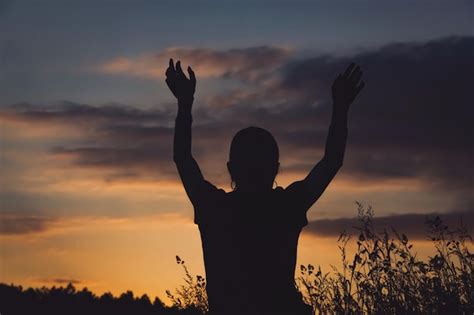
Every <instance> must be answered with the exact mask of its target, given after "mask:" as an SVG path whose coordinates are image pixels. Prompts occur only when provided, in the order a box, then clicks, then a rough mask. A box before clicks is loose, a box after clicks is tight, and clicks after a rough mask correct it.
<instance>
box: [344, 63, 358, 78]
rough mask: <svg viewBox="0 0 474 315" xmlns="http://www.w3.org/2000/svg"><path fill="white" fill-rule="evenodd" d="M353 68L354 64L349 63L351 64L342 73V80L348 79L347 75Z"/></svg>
mask: <svg viewBox="0 0 474 315" xmlns="http://www.w3.org/2000/svg"><path fill="white" fill-rule="evenodd" d="M354 67H355V63H351V64H350V65H349V67H347V69H346V71H345V72H344V75H343V76H344V78H348V77H349V75H350V74H351V72H352V70H353V69H354Z"/></svg>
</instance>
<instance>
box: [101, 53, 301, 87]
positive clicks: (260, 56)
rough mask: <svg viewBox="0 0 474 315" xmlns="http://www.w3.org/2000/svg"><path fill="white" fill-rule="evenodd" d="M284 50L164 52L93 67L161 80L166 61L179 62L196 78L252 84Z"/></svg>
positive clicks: (276, 63) (282, 58)
mask: <svg viewBox="0 0 474 315" xmlns="http://www.w3.org/2000/svg"><path fill="white" fill-rule="evenodd" d="M291 52H292V50H291V49H290V48H286V47H275V46H258V47H249V48H234V49H228V50H215V49H208V48H180V47H172V48H167V49H165V50H164V51H162V52H159V53H157V54H154V55H153V54H147V55H141V56H137V57H132V58H130V57H117V58H114V59H112V60H109V61H106V62H104V63H103V64H100V65H98V66H96V67H94V69H93V70H94V71H97V72H100V73H105V74H111V75H131V76H138V77H144V78H150V79H155V78H163V77H164V76H165V70H166V68H167V67H168V62H169V59H170V58H173V60H174V61H175V62H176V61H178V60H181V62H182V65H183V70H184V71H185V72H186V69H185V67H186V66H187V65H191V67H192V68H193V70H194V71H195V72H196V74H197V77H198V78H207V77H218V78H232V79H239V80H242V81H246V82H256V81H258V80H262V79H263V78H265V77H267V76H268V74H269V72H272V71H274V70H275V69H276V68H278V67H279V66H280V65H281V64H283V62H284V61H285V60H286V59H287V58H288V57H289V56H290V55H291Z"/></svg>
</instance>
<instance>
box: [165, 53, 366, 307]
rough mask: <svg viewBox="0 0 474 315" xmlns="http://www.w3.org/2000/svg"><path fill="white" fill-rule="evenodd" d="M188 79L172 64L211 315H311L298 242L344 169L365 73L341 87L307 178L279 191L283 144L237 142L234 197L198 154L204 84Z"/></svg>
mask: <svg viewBox="0 0 474 315" xmlns="http://www.w3.org/2000/svg"><path fill="white" fill-rule="evenodd" d="M188 73H189V79H188V78H187V77H186V75H185V74H184V72H183V70H182V69H181V64H180V61H178V62H177V63H176V67H175V66H174V64H173V59H170V62H169V68H168V69H167V71H166V77H167V78H166V83H167V84H168V87H169V88H170V90H171V91H172V92H173V94H174V96H175V97H176V98H177V100H178V116H177V118H176V125H175V137H174V161H175V163H176V166H177V168H178V171H179V175H180V177H181V180H182V182H183V185H184V188H185V190H186V193H187V195H188V197H189V199H190V200H191V202H192V204H193V206H194V222H195V223H196V224H198V226H199V230H200V233H201V240H202V247H203V254H204V264H205V269H206V278H207V287H206V289H207V293H208V298H209V308H210V312H211V314H218V315H221V314H225V315H227V314H292V315H298V314H311V307H309V306H307V305H306V304H304V303H303V301H302V298H301V295H300V294H299V293H298V292H297V290H296V288H295V284H294V272H295V265H296V253H297V245H298V237H299V234H300V232H301V229H302V228H303V227H304V226H305V225H306V224H307V223H308V221H307V219H306V212H307V210H308V209H309V208H310V207H311V206H312V205H313V204H314V202H315V201H316V200H317V199H318V198H319V196H321V194H322V193H323V192H324V190H325V189H326V187H327V186H328V185H329V183H330V182H331V180H332V179H333V178H334V176H335V175H336V173H337V171H338V170H339V168H340V167H341V166H342V162H343V158H344V151H345V146H346V138H347V113H348V109H349V105H350V104H351V103H352V102H353V101H354V99H355V97H356V96H357V94H358V93H359V92H360V91H361V90H362V88H363V87H364V83H363V82H362V81H361V77H362V72H361V70H360V68H359V67H358V66H355V65H354V64H351V65H350V66H349V67H348V68H347V70H346V71H345V73H344V74H342V75H339V76H338V77H337V78H336V80H335V81H334V84H333V86H332V95H333V112H332V119H331V125H330V127H329V133H328V138H327V142H326V148H325V154H324V157H323V158H322V159H321V161H319V163H317V164H316V166H315V167H314V168H313V169H312V170H311V172H310V173H309V174H308V176H306V178H305V179H303V180H301V181H297V182H294V183H293V184H291V185H290V186H288V187H287V188H285V189H283V188H282V187H277V188H275V189H273V188H272V187H273V182H274V180H275V177H276V175H277V172H278V168H279V166H280V164H279V162H278V161H279V152H278V145H277V143H276V141H275V139H274V138H273V136H272V135H271V134H270V133H269V132H268V131H266V130H264V129H261V128H257V127H249V128H246V129H243V130H241V131H239V132H238V133H237V134H236V135H235V136H234V139H233V140H232V144H231V148H230V154H229V162H228V163H227V168H228V170H229V173H230V176H231V179H232V182H233V187H234V189H233V191H231V192H228V193H227V192H225V191H224V190H222V189H218V188H216V187H215V186H214V185H212V184H211V183H209V182H208V181H206V180H205V179H204V177H203V175H202V173H201V171H200V169H199V166H198V164H197V163H196V161H195V160H194V158H193V156H192V154H191V123H192V117H191V108H192V104H193V99H194V97H193V96H194V92H195V89H196V77H195V74H194V72H193V70H192V69H191V68H190V67H188ZM216 136H217V135H216Z"/></svg>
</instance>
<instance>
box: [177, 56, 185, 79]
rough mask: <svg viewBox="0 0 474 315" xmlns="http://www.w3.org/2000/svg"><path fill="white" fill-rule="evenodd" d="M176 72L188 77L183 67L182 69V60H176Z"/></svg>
mask: <svg viewBox="0 0 474 315" xmlns="http://www.w3.org/2000/svg"><path fill="white" fill-rule="evenodd" d="M176 72H177V73H178V75H179V76H183V77H185V78H186V75H185V74H184V72H183V69H181V61H180V60H178V61H177V62H176Z"/></svg>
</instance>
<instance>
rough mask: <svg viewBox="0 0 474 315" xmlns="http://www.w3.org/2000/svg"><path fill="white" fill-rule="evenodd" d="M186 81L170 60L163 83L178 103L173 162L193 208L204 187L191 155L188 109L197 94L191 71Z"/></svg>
mask: <svg viewBox="0 0 474 315" xmlns="http://www.w3.org/2000/svg"><path fill="white" fill-rule="evenodd" d="M188 73H189V79H188V78H187V77H186V75H185V74H184V72H183V70H182V69H181V62H180V61H179V60H178V61H177V62H176V68H175V67H174V65H173V59H170V62H169V67H168V69H167V70H166V83H167V85H168V87H169V89H170V90H171V92H173V94H174V96H175V97H176V99H177V100H178V115H177V117H176V122H175V128H174V146H173V159H174V162H175V163H176V166H177V168H178V172H179V176H180V178H181V181H182V182H183V185H184V189H185V190H186V193H187V195H188V197H189V199H190V200H191V202H192V203H193V204H194V203H195V201H196V199H197V194H198V191H199V189H200V186H202V185H203V183H204V178H203V176H202V173H201V170H200V169H199V166H198V164H197V162H196V160H194V158H193V156H192V154H191V124H192V121H193V119H192V115H191V109H192V105H193V100H194V92H195V90H196V76H195V74H194V71H193V70H192V69H191V67H188Z"/></svg>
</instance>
